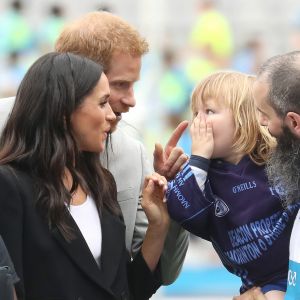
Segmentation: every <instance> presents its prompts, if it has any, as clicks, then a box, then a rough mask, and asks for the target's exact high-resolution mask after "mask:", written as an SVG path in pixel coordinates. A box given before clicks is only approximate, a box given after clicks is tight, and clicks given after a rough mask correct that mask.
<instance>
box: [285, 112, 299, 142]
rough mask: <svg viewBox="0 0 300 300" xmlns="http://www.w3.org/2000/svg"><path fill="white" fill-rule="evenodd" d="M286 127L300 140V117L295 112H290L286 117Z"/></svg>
mask: <svg viewBox="0 0 300 300" xmlns="http://www.w3.org/2000/svg"><path fill="white" fill-rule="evenodd" d="M285 125H287V127H288V128H289V129H290V130H291V132H292V133H293V134H294V135H295V136H296V137H297V138H299V139H300V115H299V114H297V113H295V112H292V111H290V112H288V113H287V114H286V117H285Z"/></svg>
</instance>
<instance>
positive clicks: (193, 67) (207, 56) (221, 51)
mask: <svg viewBox="0 0 300 300" xmlns="http://www.w3.org/2000/svg"><path fill="white" fill-rule="evenodd" d="M215 2H216V1H215V0H200V2H199V15H198V17H197V20H196V23H195V25H194V27H193V28H192V31H191V34H190V37H189V44H190V57H189V58H188V59H187V62H186V72H187V74H188V77H189V78H190V80H191V82H192V83H193V85H194V84H196V83H197V82H199V80H201V79H202V78H203V77H204V76H206V75H208V74H209V73H212V72H213V71H216V70H218V69H223V68H226V67H228V66H229V65H230V60H231V55H232V52H233V37H232V32H231V28H230V24H229V21H228V19H227V17H226V16H225V15H224V14H222V13H221V12H220V11H219V10H218V9H217V8H216V4H215Z"/></svg>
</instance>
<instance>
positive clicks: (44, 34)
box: [37, 4, 65, 54]
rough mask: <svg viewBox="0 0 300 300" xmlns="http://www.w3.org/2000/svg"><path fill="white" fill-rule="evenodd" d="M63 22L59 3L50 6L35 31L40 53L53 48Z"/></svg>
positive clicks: (61, 8) (62, 12)
mask: <svg viewBox="0 0 300 300" xmlns="http://www.w3.org/2000/svg"><path fill="white" fill-rule="evenodd" d="M64 24H65V16H64V8H63V7H62V6H61V5H59V4H56V5H53V6H51V7H50V8H49V12H48V13H47V15H46V16H45V20H44V21H43V23H42V24H41V27H40V28H39V30H38V32H37V44H38V48H39V51H40V52H41V53H42V54H43V53H46V52H49V51H52V50H53V48H54V44H55V41H56V39H57V38H58V36H59V34H60V32H61V31H62V28H63V26H64Z"/></svg>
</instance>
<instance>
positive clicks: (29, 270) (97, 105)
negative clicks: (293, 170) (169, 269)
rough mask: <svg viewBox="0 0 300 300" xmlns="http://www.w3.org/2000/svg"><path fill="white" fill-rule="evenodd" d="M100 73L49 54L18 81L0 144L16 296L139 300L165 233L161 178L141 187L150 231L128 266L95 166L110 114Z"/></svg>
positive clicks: (112, 191) (0, 213)
mask: <svg viewBox="0 0 300 300" xmlns="http://www.w3.org/2000/svg"><path fill="white" fill-rule="evenodd" d="M108 98H109V85H108V81H107V78H106V76H105V74H104V73H103V69H102V67H101V66H100V65H98V64H96V63H95V62H93V61H91V60H89V59H87V58H83V57H80V56H77V55H74V54H70V53H64V54H58V53H49V54H46V55H44V56H43V57H41V58H40V59H38V60H37V61H36V62H35V63H34V64H33V66H32V67H31V68H30V69H29V71H28V72H27V74H26V75H25V77H24V79H23V81H22V83H21V85H20V87H19V89H18V92H17V96H16V100H15V104H14V107H13V109H12V112H11V115H10V117H9V119H8V121H7V123H6V126H5V128H4V130H3V133H2V136H1V139H0V149H1V150H0V191H1V193H0V234H1V235H2V237H3V239H4V241H5V243H6V246H7V248H8V250H9V253H10V255H11V257H12V260H13V263H14V265H15V269H16V272H17V274H18V276H19V277H20V283H18V284H17V285H16V291H17V295H18V298H19V299H26V300H31V299H32V300H33V299H34V300H47V299H49V300H50V299H51V300H79V299H81V300H94V299H95V300H96V299H97V300H99V299H105V300H108V299H129V298H130V299H138V300H141V299H148V298H150V297H151V295H152V294H153V293H154V292H155V291H156V289H157V288H158V287H159V285H160V274H159V271H158V270H159V268H157V265H158V263H159V257H160V254H161V252H162V249H163V244H164V240H165V237H166V233H167V230H168V226H169V216H168V214H167V211H166V207H165V203H163V197H164V192H165V188H166V181H165V178H164V177H161V176H159V175H158V174H153V175H151V176H149V177H148V178H147V179H146V181H145V186H144V200H143V203H142V205H143V209H144V210H145V212H146V214H147V217H148V219H149V227H148V230H147V233H146V238H145V240H144V243H143V245H142V247H141V251H140V253H139V254H138V255H137V256H136V257H135V259H134V260H133V261H130V257H129V254H128V253H127V250H126V247H125V226H124V222H123V219H122V214H121V211H120V208H119V205H118V202H117V199H116V186H115V182H114V179H113V177H112V175H111V174H110V173H109V172H108V171H107V170H106V169H104V168H102V166H101V164H100V161H99V153H100V152H101V151H103V150H104V148H105V143H106V140H107V137H108V136H109V134H110V128H111V124H112V122H113V121H115V118H116V116H115V115H114V113H113V112H112V110H111V107H110V105H109V103H108Z"/></svg>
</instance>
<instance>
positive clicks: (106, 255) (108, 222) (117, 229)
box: [101, 210, 129, 285]
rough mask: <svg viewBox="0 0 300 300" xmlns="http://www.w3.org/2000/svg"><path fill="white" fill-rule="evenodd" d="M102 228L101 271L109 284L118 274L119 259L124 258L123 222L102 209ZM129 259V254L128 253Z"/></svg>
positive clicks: (120, 262)
mask: <svg viewBox="0 0 300 300" xmlns="http://www.w3.org/2000/svg"><path fill="white" fill-rule="evenodd" d="M101 228H102V253H101V273H103V274H105V278H106V281H107V283H108V284H109V285H111V284H112V283H113V281H114V279H115V278H116V276H117V275H118V270H119V267H120V264H122V263H123V262H122V261H120V260H121V259H124V258H125V257H126V256H124V252H125V251H127V250H126V246H125V224H124V223H123V222H122V221H121V220H120V219H119V217H116V216H113V215H112V214H110V213H109V212H108V211H106V210H104V211H103V214H102V216H101ZM128 259H129V254H128Z"/></svg>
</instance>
